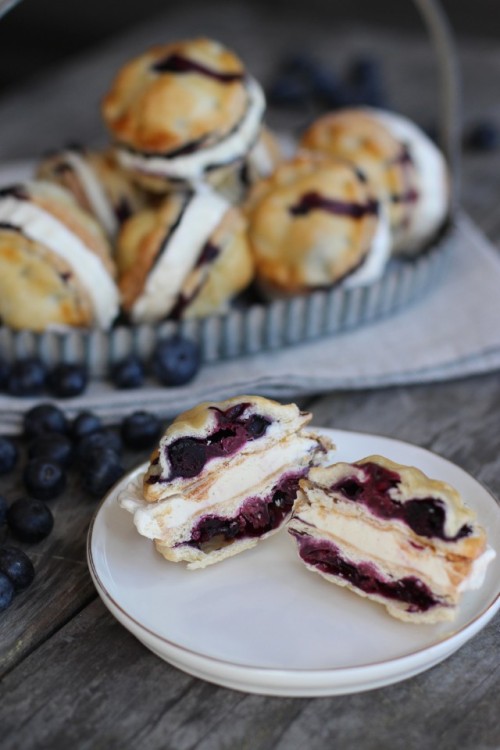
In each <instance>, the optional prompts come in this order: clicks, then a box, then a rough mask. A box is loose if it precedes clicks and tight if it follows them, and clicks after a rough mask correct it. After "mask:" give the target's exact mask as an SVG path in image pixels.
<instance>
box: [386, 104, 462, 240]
mask: <svg viewBox="0 0 500 750" xmlns="http://www.w3.org/2000/svg"><path fill="white" fill-rule="evenodd" d="M372 113H373V116H374V117H376V118H377V119H378V120H380V121H381V122H382V123H383V124H384V125H385V126H386V127H387V129H388V130H389V131H390V132H391V134H392V135H393V136H394V137H395V138H397V139H398V140H399V141H401V142H402V143H404V144H406V145H407V146H408V150H409V152H410V154H411V158H412V160H413V163H414V165H415V169H416V174H417V177H418V185H417V190H418V200H417V201H416V202H415V204H414V205H412V211H411V219H410V221H411V226H410V230H409V234H408V236H407V237H405V239H404V247H403V248H401V249H402V250H410V251H411V250H416V249H418V248H420V247H421V246H422V245H423V244H425V242H426V241H427V240H429V239H430V238H431V237H432V235H433V234H435V233H436V232H437V231H438V229H439V228H440V226H441V224H442V223H443V221H444V220H445V218H446V215H447V213H448V209H449V198H450V196H449V178H448V170H447V167H446V161H445V159H444V156H443V154H442V153H441V151H440V150H439V149H438V148H437V146H435V145H434V143H433V142H432V141H431V140H430V138H428V137H427V136H426V135H425V134H424V133H422V131H421V130H420V129H419V128H418V127H417V126H416V125H415V124H414V123H413V122H411V121H410V120H408V119H407V118H405V117H402V116H401V115H396V114H394V113H392V112H380V111H379V110H372Z"/></svg>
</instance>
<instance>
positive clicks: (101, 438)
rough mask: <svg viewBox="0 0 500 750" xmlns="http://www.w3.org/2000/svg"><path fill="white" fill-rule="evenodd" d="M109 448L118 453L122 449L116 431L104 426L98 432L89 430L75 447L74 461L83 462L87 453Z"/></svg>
mask: <svg viewBox="0 0 500 750" xmlns="http://www.w3.org/2000/svg"><path fill="white" fill-rule="evenodd" d="M107 448H109V449H110V450H112V451H114V453H116V454H117V455H119V454H120V453H121V451H122V440H121V437H120V436H119V435H118V433H117V432H115V431H114V430H111V429H109V428H106V429H104V430H100V432H91V433H90V434H89V435H85V436H84V437H83V438H82V439H81V440H80V442H79V443H78V445H77V447H76V462H77V463H81V462H85V460H86V457H87V454H90V453H93V452H94V451H95V450H97V451H99V450H105V449H107Z"/></svg>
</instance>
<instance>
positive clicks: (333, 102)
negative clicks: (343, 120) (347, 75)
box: [311, 65, 352, 109]
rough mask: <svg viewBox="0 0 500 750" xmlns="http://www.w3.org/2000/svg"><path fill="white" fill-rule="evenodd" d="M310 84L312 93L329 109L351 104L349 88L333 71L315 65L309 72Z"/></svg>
mask: <svg viewBox="0 0 500 750" xmlns="http://www.w3.org/2000/svg"><path fill="white" fill-rule="evenodd" d="M311 86H312V90H313V92H314V95H315V96H316V97H318V98H319V99H320V100H321V102H322V103H323V104H324V105H325V106H327V107H329V108H330V109H337V108H339V107H347V106H348V105H349V104H352V95H351V92H350V90H349V88H348V87H347V86H346V85H345V84H344V83H343V82H342V81H340V80H339V79H338V78H337V76H336V75H335V74H334V73H333V71H331V70H329V69H327V68H325V67H323V66H321V65H316V67H315V68H314V70H313V71H312V73H311Z"/></svg>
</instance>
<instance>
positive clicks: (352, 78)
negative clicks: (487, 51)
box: [267, 54, 500, 152]
mask: <svg viewBox="0 0 500 750" xmlns="http://www.w3.org/2000/svg"><path fill="white" fill-rule="evenodd" d="M267 93H268V98H269V102H270V104H272V105H274V106H277V107H288V108H290V107H301V108H302V107H304V106H309V107H315V108H318V109H320V110H322V109H326V110H334V109H339V108H341V107H356V106H366V107H379V108H381V109H388V108H390V103H389V98H388V95H387V85H386V81H385V78H384V71H383V66H382V63H381V62H380V60H379V59H378V58H377V57H374V56H370V55H363V56H360V57H354V58H353V59H352V60H351V62H350V63H349V65H348V66H347V71H346V73H345V74H344V75H338V74H337V73H336V72H335V71H334V70H332V68H331V67H329V66H326V65H324V64H323V63H321V62H319V61H318V60H316V59H315V58H314V57H313V56H312V55H309V54H302V55H293V56H291V57H286V58H284V59H283V60H282V61H281V62H280V63H279V65H278V66H277V69H276V72H275V74H274V76H273V77H272V79H271V83H270V85H269V87H268V92H267ZM427 130H428V133H429V135H430V136H431V137H432V138H433V139H435V138H436V136H437V132H436V127H435V126H434V125H433V124H431V123H427ZM463 146H464V148H465V149H466V150H467V151H471V152H491V151H494V150H496V149H498V148H500V127H499V125H498V123H497V122H496V121H495V120H492V119H489V118H481V119H477V120H476V121H473V122H471V123H470V124H469V125H468V126H467V128H466V129H465V130H464V134H463Z"/></svg>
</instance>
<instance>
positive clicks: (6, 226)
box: [0, 221, 21, 232]
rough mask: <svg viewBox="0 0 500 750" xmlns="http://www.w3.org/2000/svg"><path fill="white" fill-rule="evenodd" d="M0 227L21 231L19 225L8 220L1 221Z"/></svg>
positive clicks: (10, 230)
mask: <svg viewBox="0 0 500 750" xmlns="http://www.w3.org/2000/svg"><path fill="white" fill-rule="evenodd" d="M0 229H4V230H7V231H8V232H20V231H21V230H20V229H19V227H15V226H14V225H13V224H9V223H8V222H7V221H0Z"/></svg>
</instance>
